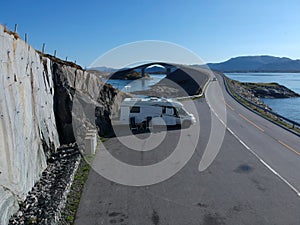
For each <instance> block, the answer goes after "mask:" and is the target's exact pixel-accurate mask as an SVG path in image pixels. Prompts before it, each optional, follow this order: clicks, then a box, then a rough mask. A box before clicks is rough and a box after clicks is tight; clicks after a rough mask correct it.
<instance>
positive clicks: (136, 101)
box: [121, 97, 182, 107]
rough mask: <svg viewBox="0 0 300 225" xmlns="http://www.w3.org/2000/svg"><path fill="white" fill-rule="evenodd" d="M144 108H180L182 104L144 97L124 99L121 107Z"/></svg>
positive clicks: (169, 100) (171, 100)
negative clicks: (148, 106) (157, 106)
mask: <svg viewBox="0 0 300 225" xmlns="http://www.w3.org/2000/svg"><path fill="white" fill-rule="evenodd" d="M133 105H134V106H145V105H159V106H174V107H182V104H181V103H180V102H178V101H177V100H175V99H167V98H159V97H145V98H125V99H124V100H123V102H122V104H121V106H133Z"/></svg>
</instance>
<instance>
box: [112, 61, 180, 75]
mask: <svg viewBox="0 0 300 225" xmlns="http://www.w3.org/2000/svg"><path fill="white" fill-rule="evenodd" d="M153 65H160V66H162V67H164V68H165V69H166V75H167V76H168V75H169V74H170V73H171V72H172V69H174V70H175V69H177V68H179V67H180V65H177V64H170V63H164V62H151V63H146V64H143V65H139V66H136V67H132V68H126V69H120V70H118V71H117V72H115V73H114V74H113V75H112V76H116V77H119V76H122V75H125V74H127V73H129V72H131V71H133V70H140V71H141V75H142V77H145V70H146V69H147V68H148V67H150V66H153Z"/></svg>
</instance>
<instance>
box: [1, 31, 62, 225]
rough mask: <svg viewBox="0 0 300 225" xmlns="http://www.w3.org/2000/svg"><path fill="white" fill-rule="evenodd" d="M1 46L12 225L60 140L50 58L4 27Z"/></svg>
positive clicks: (4, 163) (6, 202) (6, 201)
mask: <svg viewBox="0 0 300 225" xmlns="http://www.w3.org/2000/svg"><path fill="white" fill-rule="evenodd" d="M0 45H1V46H0V49H1V51H0V73H1V74H0V79H1V82H0V96H1V100H0V114H1V115H0V139H1V140H0V224H7V222H8V219H9V217H10V216H11V214H12V213H14V212H15V211H16V210H17V208H18V203H17V200H22V199H24V198H25V196H26V194H27V193H28V192H29V191H30V189H31V188H32V186H33V185H34V183H35V182H36V181H37V180H38V179H39V177H40V174H41V173H42V171H43V170H44V169H45V168H46V166H47V164H46V155H47V154H50V153H51V151H53V150H55V148H56V147H58V146H59V140H58V133H57V129H56V123H55V116H54V111H53V104H54V102H53V96H54V84H53V76H52V72H51V70H50V64H51V62H50V60H49V59H47V58H41V57H40V55H39V54H37V53H36V51H35V50H34V49H33V48H32V47H30V46H29V45H27V44H26V43H24V42H23V41H22V40H20V39H15V37H14V36H13V35H10V34H8V33H6V32H4V28H3V27H2V26H0ZM44 65H46V67H47V68H45V67H44Z"/></svg>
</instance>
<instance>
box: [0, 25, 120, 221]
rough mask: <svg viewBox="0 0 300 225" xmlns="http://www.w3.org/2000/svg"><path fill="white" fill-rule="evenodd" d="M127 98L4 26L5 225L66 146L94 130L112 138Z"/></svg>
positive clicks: (0, 158) (1, 207) (0, 204)
mask: <svg viewBox="0 0 300 225" xmlns="http://www.w3.org/2000/svg"><path fill="white" fill-rule="evenodd" d="M123 97H124V95H123V94H121V93H120V92H119V91H117V90H115V89H114V88H113V87H112V86H110V85H105V84H103V83H102V82H101V79H100V78H99V76H97V75H96V74H93V73H89V72H86V71H84V70H82V69H81V67H79V66H77V65H75V64H73V63H70V62H65V61H62V60H59V59H57V58H54V57H52V56H49V55H44V54H41V53H38V52H37V51H36V50H35V49H33V48H32V47H31V46H29V45H28V44H27V43H25V42H24V41H22V40H21V39H19V38H16V37H15V36H14V35H13V34H10V33H9V32H7V31H5V29H4V27H3V26H1V25H0V224H1V225H2V224H7V223H8V220H9V218H10V216H11V215H12V214H13V213H15V212H16V211H17V209H18V201H22V200H24V198H25V197H26V194H27V193H28V192H29V191H30V190H31V188H32V187H33V186H34V184H35V183H36V182H37V181H38V180H39V178H40V175H41V173H42V172H43V171H44V170H45V168H46V167H47V158H48V157H49V156H50V155H51V154H52V153H54V152H55V151H56V149H57V148H58V147H59V145H60V144H68V143H73V142H75V141H77V140H76V138H75V136H76V137H77V136H78V134H80V135H83V136H84V135H85V133H86V130H87V129H89V128H90V127H91V126H96V127H97V129H98V133H99V134H100V135H106V134H110V133H112V127H111V123H110V115H111V113H112V110H113V109H114V107H112V106H113V105H116V104H117V105H118V104H120V102H121V100H122V99H123ZM74 101H75V104H74ZM74 105H75V107H74ZM78 106H79V107H78ZM76 107H77V108H76ZM74 108H75V114H74ZM117 108H118V107H115V109H117ZM115 113H116V112H115ZM74 124H77V125H78V126H77V127H76V128H75V127H74ZM74 131H75V134H74ZM76 132H77V133H76Z"/></svg>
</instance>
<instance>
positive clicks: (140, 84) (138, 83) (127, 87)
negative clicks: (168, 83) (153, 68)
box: [104, 74, 166, 92]
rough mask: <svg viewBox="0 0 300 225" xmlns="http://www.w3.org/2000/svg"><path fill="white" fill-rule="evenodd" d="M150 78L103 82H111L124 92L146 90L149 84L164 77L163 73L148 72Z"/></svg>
mask: <svg viewBox="0 0 300 225" xmlns="http://www.w3.org/2000/svg"><path fill="white" fill-rule="evenodd" d="M149 76H150V77H151V79H149V80H146V79H145V80H144V79H138V80H112V79H111V80H104V82H106V83H108V84H111V85H112V86H113V87H114V88H117V89H120V90H122V91H124V92H133V91H142V90H147V89H148V88H149V86H151V85H154V84H156V83H157V82H159V81H160V80H161V79H163V78H165V77H166V75H165V74H154V75H153V74H149Z"/></svg>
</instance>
